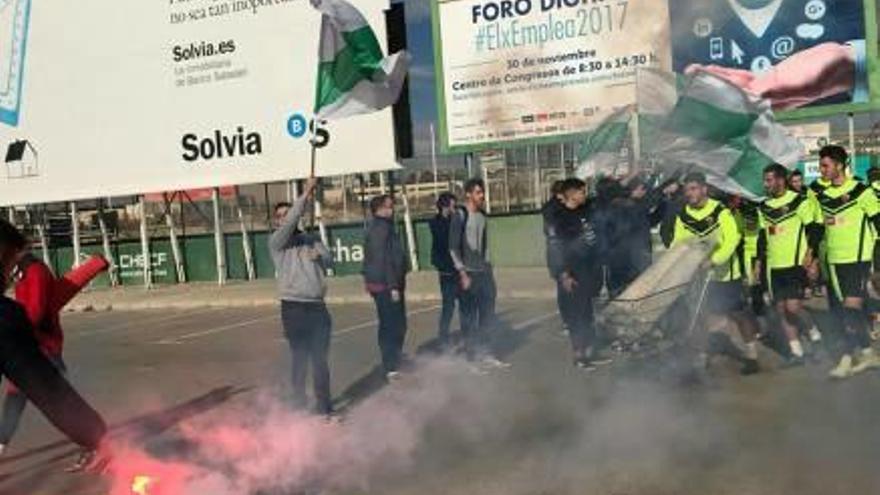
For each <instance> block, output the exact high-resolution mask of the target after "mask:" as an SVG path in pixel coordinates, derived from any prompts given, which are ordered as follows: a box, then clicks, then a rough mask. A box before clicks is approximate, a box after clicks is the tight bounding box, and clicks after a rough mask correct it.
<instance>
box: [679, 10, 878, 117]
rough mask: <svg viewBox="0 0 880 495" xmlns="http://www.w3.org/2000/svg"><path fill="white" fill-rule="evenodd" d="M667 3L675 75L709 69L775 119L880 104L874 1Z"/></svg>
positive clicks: (845, 110)
mask: <svg viewBox="0 0 880 495" xmlns="http://www.w3.org/2000/svg"><path fill="white" fill-rule="evenodd" d="M668 2H669V14H670V31H671V41H672V61H673V64H672V65H673V69H674V70H675V72H678V73H683V72H685V71H686V70H687V68H688V67H689V66H691V65H694V64H697V65H702V66H706V67H709V68H710V69H711V70H714V71H716V73H718V74H719V75H722V76H723V77H726V78H727V79H729V80H732V81H735V82H737V83H738V84H739V85H740V86H742V87H743V88H745V89H746V90H748V91H750V92H752V93H755V94H759V95H761V96H765V97H767V98H768V99H769V100H770V101H771V103H772V104H773V108H774V110H776V112H777V114H779V115H780V117H781V118H783V119H789V118H804V117H809V116H820V115H829V114H834V113H845V112H859V111H866V110H870V109H872V108H873V107H874V105H872V101H874V102H876V101H878V100H880V98H878V97H877V96H878V91H880V88H878V87H877V73H876V70H875V67H874V66H875V64H876V59H877V13H876V5H875V2H876V0H668ZM872 94H873V98H872Z"/></svg>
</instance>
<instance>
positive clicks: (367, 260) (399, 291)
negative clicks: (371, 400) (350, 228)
mask: <svg viewBox="0 0 880 495" xmlns="http://www.w3.org/2000/svg"><path fill="white" fill-rule="evenodd" d="M370 212H371V213H372V215H373V219H372V220H371V221H370V224H369V226H368V227H367V232H366V240H365V242H364V268H363V270H364V272H363V273H364V282H365V284H366V287H367V292H369V293H370V295H372V296H373V301H375V303H376V311H377V313H378V315H379V329H378V341H379V350H380V352H381V354H382V367H383V369H384V371H385V378H386V379H388V380H394V379H396V378H398V377H399V375H400V374H399V368H400V361H401V355H402V353H403V343H404V339H405V338H406V300H405V298H404V290H405V288H406V272H407V267H406V254H405V252H404V250H403V246H402V245H401V242H400V238H399V237H398V235H397V232H395V229H394V221H393V218H394V199H393V198H392V197H391V196H389V195H387V194H383V195H381V196H377V197H375V198H373V199H372V200H371V201H370Z"/></svg>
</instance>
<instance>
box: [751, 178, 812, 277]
mask: <svg viewBox="0 0 880 495" xmlns="http://www.w3.org/2000/svg"><path fill="white" fill-rule="evenodd" d="M815 204H817V202H816V201H815V200H814V199H813V200H811V199H810V198H809V197H807V196H806V195H801V194H798V193H796V192H794V191H786V192H785V194H783V195H782V196H780V197H778V198H770V199H768V200H766V201H764V202H763V203H761V208H760V209H759V210H758V225H759V226H760V228H761V230H762V231H763V235H764V239H765V240H766V252H767V267H768V268H770V269H784V268H792V267H795V266H801V265H802V264H803V262H804V259H805V258H806V254H807V248H808V239H807V234H808V232H807V229H808V228H809V227H810V226H812V225H814V224H815V220H816V209H815Z"/></svg>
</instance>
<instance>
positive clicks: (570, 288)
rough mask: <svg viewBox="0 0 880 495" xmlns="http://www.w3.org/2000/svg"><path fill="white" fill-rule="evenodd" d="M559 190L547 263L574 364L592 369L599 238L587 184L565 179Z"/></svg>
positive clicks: (599, 282) (599, 273) (599, 278)
mask: <svg viewBox="0 0 880 495" xmlns="http://www.w3.org/2000/svg"><path fill="white" fill-rule="evenodd" d="M560 189H561V198H562V200H561V203H562V206H563V207H562V208H559V209H557V210H555V212H554V216H553V221H552V225H553V228H554V236H555V237H554V242H552V243H548V249H549V252H548V265H549V267H550V272H551V274H552V275H553V277H554V278H555V279H556V282H557V284H559V288H560V293H561V297H560V299H559V312H560V314H561V315H562V318H563V320H564V321H565V323H566V325H567V326H568V330H569V336H570V338H571V346H572V351H573V353H574V364H575V366H577V367H579V368H582V369H587V370H592V369H595V366H596V364H598V363H597V360H598V358H597V354H596V347H595V344H596V343H595V340H596V329H595V315H594V312H593V300H594V299H595V297H596V296H597V295H598V294H599V291H600V290H601V288H602V252H601V250H602V247H601V246H602V240H601V239H600V236H599V232H598V231H597V228H596V225H595V223H594V222H595V213H596V211H595V209H594V206H593V205H592V204H591V203H588V202H587V188H586V184H585V183H584V182H583V181H581V180H579V179H568V180H566V181H565V182H564V183H563V184H562V186H561V188H560Z"/></svg>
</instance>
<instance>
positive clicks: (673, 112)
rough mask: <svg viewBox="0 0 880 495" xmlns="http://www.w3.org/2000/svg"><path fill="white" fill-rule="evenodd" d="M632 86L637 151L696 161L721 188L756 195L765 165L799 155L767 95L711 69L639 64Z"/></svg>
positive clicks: (673, 162) (677, 163)
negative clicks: (682, 72)
mask: <svg viewBox="0 0 880 495" xmlns="http://www.w3.org/2000/svg"><path fill="white" fill-rule="evenodd" d="M637 89H638V106H639V127H640V136H641V149H642V153H643V156H646V157H649V158H650V159H652V160H655V161H658V162H659V163H660V166H661V167H665V168H681V167H689V168H692V169H696V170H699V171H701V172H704V173H705V174H706V177H707V178H708V180H709V182H710V183H711V184H712V185H714V186H716V187H718V188H719V189H721V190H723V191H726V192H729V193H732V194H739V195H742V196H743V197H746V198H750V199H757V198H760V197H762V196H763V195H764V190H763V169H764V167H766V166H767V165H769V164H771V163H780V164H782V165H784V166H786V167H788V168H794V166H795V165H796V164H797V162H798V160H799V158H800V156H801V145H800V143H799V142H798V141H797V140H796V139H795V138H793V137H791V136H790V135H789V134H788V133H787V131H786V129H785V128H784V127H783V126H782V125H780V124H779V123H777V122H776V120H775V118H774V116H773V111H772V109H771V108H770V102H769V101H767V100H763V99H761V98H759V97H756V96H753V95H751V94H749V93H746V92H745V91H743V90H742V89H740V88H739V87H737V86H736V85H734V84H733V83H731V82H728V81H726V80H724V79H722V78H720V77H718V76H716V75H713V74H710V73H708V72H705V71H699V70H698V71H697V72H695V73H693V74H691V75H687V76H676V75H675V74H670V73H665V72H661V71H658V70H655V69H642V70H640V71H639V73H638V77H637Z"/></svg>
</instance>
